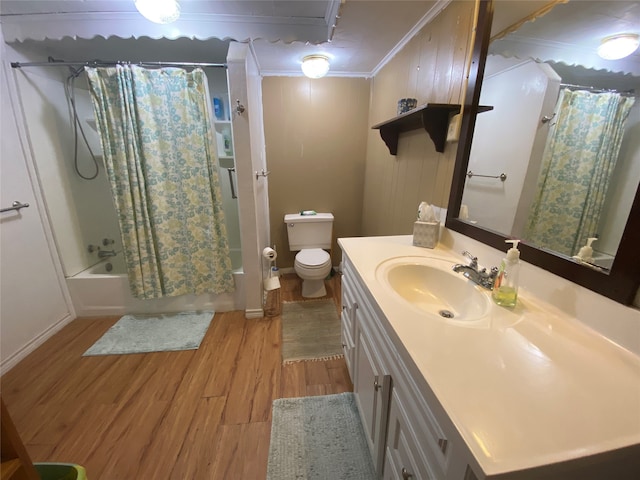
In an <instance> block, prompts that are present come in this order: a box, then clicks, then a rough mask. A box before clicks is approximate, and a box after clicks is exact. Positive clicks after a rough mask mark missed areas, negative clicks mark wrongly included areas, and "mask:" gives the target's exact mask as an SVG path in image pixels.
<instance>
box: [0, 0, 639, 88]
mask: <svg viewBox="0 0 640 480" xmlns="http://www.w3.org/2000/svg"><path fill="white" fill-rule="evenodd" d="M450 1H451V0H433V1H421V0H407V1H404V0H293V1H280V0H218V1H212V0H207V1H205V0H180V5H181V11H182V12H181V16H180V19H179V20H178V21H176V22H174V23H172V24H169V25H157V24H153V23H151V22H149V21H147V20H145V19H144V18H143V17H142V16H141V15H140V14H139V13H138V12H137V10H136V9H135V6H134V3H133V0H0V21H1V22H2V32H3V35H4V38H5V40H6V41H7V42H10V43H12V44H13V45H14V46H16V49H17V50H21V51H26V52H29V51H31V52H36V54H37V58H38V59H39V60H45V59H46V58H47V56H49V55H51V56H53V57H54V58H56V59H63V60H67V61H71V60H93V59H101V60H128V61H141V60H146V61H160V60H163V61H194V62H196V61H200V62H220V63H222V62H224V61H225V57H226V50H227V46H228V42H229V41H230V40H231V39H233V40H236V41H241V42H245V41H248V42H250V43H251V44H252V49H253V51H254V52H255V54H256V58H257V60H258V64H259V67H260V71H261V73H262V74H263V75H301V71H300V63H301V60H302V57H304V56H305V55H308V54H312V53H324V54H325V55H327V56H328V57H329V58H330V62H331V70H330V72H329V75H332V76H365V77H366V76H372V75H374V74H375V73H376V72H377V70H378V69H379V68H381V67H382V66H383V65H384V64H385V63H386V61H387V60H388V59H389V58H390V57H391V56H393V54H394V53H395V52H396V51H397V50H398V49H399V48H401V47H402V46H403V45H404V43H406V41H408V39H410V38H411V36H412V35H413V33H415V32H416V31H418V30H419V29H420V28H421V27H422V26H423V25H425V24H426V23H428V22H429V21H430V20H431V19H432V18H434V17H435V16H436V15H437V14H438V13H439V12H440V11H441V10H442V9H443V8H444V7H446V5H447V4H448V3H450ZM550 1H552V0H526V1H525V0H496V1H495V5H496V6H495V15H494V27H493V31H492V35H494V34H496V33H498V32H500V31H501V30H503V29H505V28H508V27H509V26H510V25H512V24H514V23H515V22H517V21H518V20H520V19H522V18H524V17H526V16H527V15H529V14H531V13H532V12H535V11H537V10H538V9H540V8H541V7H543V6H545V5H547V4H548V3H550ZM334 25H335V28H334ZM622 31H625V32H635V33H639V34H640V2H633V1H626V0H608V1H594V0H571V1H570V2H569V3H568V4H565V5H563V4H561V5H557V6H556V7H554V9H553V10H552V12H551V13H549V14H547V15H544V16H542V17H540V18H538V19H536V20H535V21H533V22H527V23H525V24H524V25H522V26H521V27H520V28H519V29H518V30H517V32H515V33H512V34H510V35H509V36H508V37H506V38H505V39H501V40H497V41H495V42H492V46H491V49H492V50H493V51H494V52H495V53H500V54H501V55H504V56H518V57H521V56H531V57H533V58H538V59H540V60H543V61H544V60H555V61H558V62H562V63H565V64H568V65H572V64H578V63H579V64H582V65H586V66H588V67H591V68H593V69H611V70H615V71H620V72H624V73H629V72H631V73H633V75H634V76H639V75H640V52H636V53H635V55H632V56H631V57H630V58H629V59H628V60H626V61H625V62H622V61H617V62H613V63H612V62H610V61H609V62H607V61H602V60H600V59H598V58H597V57H596V56H595V55H594V54H593V52H594V50H595V48H596V47H597V45H598V44H599V42H600V39H601V38H602V37H604V36H607V35H611V34H613V33H620V32H622ZM559 32H560V34H561V35H560V36H558V33H559ZM329 40H330V41H329ZM159 42H161V43H159ZM525 47H526V48H525ZM87 52H91V53H90V58H87ZM603 62H604V63H603Z"/></svg>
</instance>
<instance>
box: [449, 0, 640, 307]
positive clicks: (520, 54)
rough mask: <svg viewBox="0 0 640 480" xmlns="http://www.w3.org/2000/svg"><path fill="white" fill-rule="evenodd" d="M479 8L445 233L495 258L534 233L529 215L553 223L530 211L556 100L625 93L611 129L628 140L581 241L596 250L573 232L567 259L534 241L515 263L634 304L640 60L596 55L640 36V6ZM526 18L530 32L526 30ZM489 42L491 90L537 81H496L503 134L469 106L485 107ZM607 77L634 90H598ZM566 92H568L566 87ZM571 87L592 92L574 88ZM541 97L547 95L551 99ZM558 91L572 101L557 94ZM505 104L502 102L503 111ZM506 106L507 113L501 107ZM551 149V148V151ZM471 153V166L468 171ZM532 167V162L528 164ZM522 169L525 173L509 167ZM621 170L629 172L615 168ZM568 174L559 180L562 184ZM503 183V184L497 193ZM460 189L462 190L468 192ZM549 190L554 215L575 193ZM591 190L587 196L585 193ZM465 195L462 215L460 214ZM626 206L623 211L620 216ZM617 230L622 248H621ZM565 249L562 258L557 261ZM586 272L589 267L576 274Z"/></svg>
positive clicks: (537, 2)
mask: <svg viewBox="0 0 640 480" xmlns="http://www.w3.org/2000/svg"><path fill="white" fill-rule="evenodd" d="M481 5H486V6H487V9H486V12H487V14H486V15H485V16H482V15H481V16H480V17H479V20H478V27H477V34H476V36H475V43H474V48H473V61H472V64H471V65H472V67H473V68H472V69H471V70H470V77H469V79H470V81H469V85H468V88H467V91H466V97H465V98H466V100H465V109H464V113H463V117H462V126H461V129H460V140H459V144H458V150H457V154H456V163H455V167H454V174H453V179H452V184H451V194H450V196H449V205H448V211H447V219H446V226H447V227H448V228H449V229H451V230H453V231H456V232H459V233H461V234H463V235H466V236H468V237H471V238H473V239H475V240H477V241H479V242H482V243H484V244H486V245H489V246H491V247H493V248H496V249H500V250H504V241H505V238H508V237H513V236H516V235H518V236H523V235H525V234H526V232H525V231H532V230H533V227H534V226H537V220H536V222H534V221H533V220H531V221H530V218H535V217H536V215H530V212H531V211H534V213H535V212H536V211H537V212H538V214H537V217H539V218H541V219H542V223H544V221H545V220H547V219H551V218H552V217H553V214H554V213H555V212H552V211H550V210H551V208H550V207H547V206H543V207H540V208H536V205H538V204H540V201H541V200H538V201H536V198H539V199H540V198H541V197H542V195H541V194H540V192H541V187H540V186H541V185H544V183H545V182H544V178H545V177H544V176H543V175H541V172H542V171H543V170H544V169H545V168H549V167H550V166H551V164H552V162H550V161H547V162H546V163H545V161H544V160H545V148H546V146H547V143H548V142H547V139H548V138H553V137H549V132H550V131H551V130H553V129H555V130H559V129H558V127H559V126H560V125H558V124H557V122H558V120H559V115H558V113H557V112H556V111H557V110H558V108H556V107H557V106H562V104H559V105H558V100H559V99H560V98H561V95H560V92H561V91H562V92H563V94H562V95H563V96H565V97H567V98H568V97H569V96H570V95H571V93H572V92H575V91H582V90H585V91H586V90H589V91H591V90H612V89H615V90H621V91H626V90H628V89H633V90H634V92H633V93H631V92H629V93H628V94H625V95H622V96H621V97H623V98H631V99H634V105H633V106H631V105H630V109H629V113H628V114H627V119H626V122H625V123H624V125H622V124H621V123H619V127H618V128H620V130H621V132H622V131H623V129H622V127H624V131H626V132H627V136H626V137H625V136H624V134H623V138H622V139H621V140H620V146H619V152H618V155H617V156H614V157H615V165H613V164H612V163H611V162H610V165H609V167H608V171H609V178H608V186H607V188H606V195H605V194H604V193H602V194H600V195H598V196H596V197H597V198H601V197H604V201H602V200H600V203H599V207H598V208H599V209H600V213H599V215H592V216H593V217H594V218H596V217H597V221H595V220H594V222H593V223H594V224H595V225H597V226H596V227H589V228H590V230H589V233H587V235H593V237H587V238H594V237H595V236H596V235H597V236H598V240H595V241H592V243H593V247H595V250H596V252H595V255H591V254H588V252H584V250H583V251H582V252H581V248H582V247H581V246H580V245H581V242H585V240H586V239H585V237H584V234H582V233H580V232H577V230H578V228H579V227H575V230H574V231H572V232H571V233H570V234H569V235H568V238H572V237H573V240H572V241H571V244H570V247H568V248H566V249H565V247H558V246H555V247H552V246H550V245H549V246H541V244H543V241H542V240H539V239H537V238H536V239H534V240H533V242H532V241H531V240H525V241H523V242H522V243H521V244H520V246H521V248H520V251H521V253H522V255H521V258H522V259H523V260H524V261H525V262H527V263H530V264H533V265H536V266H538V267H540V268H543V269H545V270H547V271H549V272H551V273H554V274H556V275H558V276H560V277H563V278H566V279H568V280H570V281H572V282H574V283H576V284H579V285H582V286H584V287H586V288H588V289H590V290H592V291H594V292H597V293H599V294H601V295H605V296H607V297H609V298H611V299H613V300H615V301H617V302H621V303H623V304H626V305H629V304H631V303H632V302H634V297H635V298H636V305H638V306H640V289H639V287H640V256H639V255H638V245H640V189H639V188H638V175H637V169H638V167H639V166H640V159H639V158H638V151H639V148H638V139H639V138H640V136H639V135H638V113H637V112H638V110H637V108H639V106H638V102H637V101H635V100H637V98H636V95H637V92H638V91H639V90H640V85H639V82H638V78H639V77H640V61H639V60H640V52H638V51H636V53H634V54H633V55H631V56H630V57H627V58H626V59H622V60H615V61H611V60H603V59H601V58H599V57H598V56H597V54H596V53H595V52H596V51H597V49H598V46H599V44H600V41H601V39H603V38H605V37H607V36H609V35H613V34H616V33H620V32H624V31H631V32H635V33H638V34H640V30H639V29H640V3H638V2H629V1H618V0H615V1H605V2H599V1H581V0H571V1H570V2H569V3H566V0H546V1H545V0H531V1H517V0H497V1H492V0H481ZM494 7H495V15H494ZM567 9H569V10H567ZM523 10H524V11H523ZM482 11H483V10H482V9H481V12H482ZM541 12H544V16H540V13H541ZM492 18H493V19H494V21H493V23H492ZM554 18H555V20H554ZM532 19H535V21H531V20H532ZM545 19H546V20H545ZM576 22H578V25H577V28H576ZM492 25H493V27H494V30H493V31H491V26H492ZM543 27H544V28H543ZM550 35H553V36H550ZM491 38H493V39H494V41H493V44H492V45H491V48H492V58H493V59H494V60H495V59H497V62H502V63H500V64H498V65H497V66H496V67H495V68H494V66H493V64H492V63H493V61H494V60H491V61H490V63H489V65H488V66H487V77H488V79H489V80H490V79H491V78H492V77H493V76H497V75H496V74H497V73H498V72H503V74H504V75H507V76H508V74H510V73H511V72H513V73H516V71H517V70H518V68H523V69H531V70H532V71H530V72H529V73H530V74H531V75H532V76H534V74H535V76H536V78H538V79H539V80H540V82H535V81H531V82H529V83H527V84H522V83H520V84H518V83H515V82H509V81H507V82H504V85H503V89H502V90H501V91H500V95H496V98H495V102H493V103H495V105H494V107H495V106H496V105H500V107H499V108H498V107H496V108H494V112H493V113H494V116H495V115H497V113H498V109H499V110H502V111H503V113H504V112H505V111H506V112H510V115H511V119H512V120H511V121H506V122H503V124H502V125H498V124H497V123H494V122H493V121H489V120H488V118H489V117H487V120H486V121H485V120H484V118H483V117H484V116H486V115H490V114H491V113H490V112H487V113H483V114H482V115H477V112H478V105H480V104H485V103H489V104H491V103H492V102H486V101H485V99H484V98H483V100H482V101H480V94H481V91H484V84H483V79H484V77H485V64H486V59H487V56H488V50H489V44H490V43H491V42H490V39H491ZM540 39H542V40H540ZM498 40H499V41H498ZM606 70H608V71H609V72H614V73H617V74H618V75H616V77H617V78H619V79H621V80H624V81H625V82H626V81H627V80H630V81H631V82H632V86H628V84H613V83H611V84H609V83H607V84H600V83H599V77H600V75H601V74H603V73H606V72H605V71H606ZM625 72H627V73H625ZM525 76H526V75H525ZM503 78H507V77H506V76H505V77H503ZM563 83H564V84H570V85H566V86H563V85H561V84H563ZM576 85H577V86H578V87H589V88H586V89H585V88H576V87H575V86H576ZM562 87H568V88H562ZM591 87H593V88H591ZM547 90H549V92H551V93H549V94H548V95H547ZM554 90H555V92H554ZM567 92H569V95H566V94H567ZM532 93H533V94H536V95H538V96H539V97H540V98H538V99H537V102H538V103H537V106H536V108H537V112H536V111H535V110H534V112H535V115H534V114H532V113H531V112H530V111H529V110H530V109H529V108H528V107H527V105H528V103H527V102H528V101H529V97H530V96H533V95H530V94H532ZM589 93H592V92H589ZM516 94H519V95H520V96H516ZM503 98H509V99H510V100H509V101H507V102H502V100H503ZM624 102H625V103H626V102H627V100H624ZM503 103H504V104H506V105H502V104H503ZM630 103H631V101H629V104H630ZM554 113H555V115H554ZM622 114H624V112H622ZM525 119H526V120H525ZM477 121H478V122H480V121H482V122H486V123H487V125H484V126H483V125H482V124H480V125H479V126H478V129H484V132H481V133H478V132H477V131H476V128H475V127H476V122H477ZM516 122H519V123H518V126H517V127H515V128H511V127H512V124H514V125H515V124H516ZM591 123H593V122H591ZM515 134H521V137H520V138H518V139H517V140H514V139H513V137H514V135H515ZM485 135H486V136H490V135H493V137H492V138H493V141H492V142H485V143H490V145H489V147H491V150H487V151H486V152H485V151H483V150H481V149H480V147H476V145H475V144H476V143H477V142H481V141H483V140H482V137H484V136H485ZM607 138H608V137H607ZM614 140H615V139H614ZM549 143H552V142H551V140H550V141H549ZM616 144H617V140H616V141H614V142H613V145H614V146H616ZM507 147H510V148H507ZM472 148H473V149H474V155H476V156H477V157H476V158H474V159H473V160H472V162H473V163H471V164H470V163H469V159H470V157H471V150H472ZM616 148H618V147H616ZM480 154H482V155H483V159H484V160H485V161H486V162H489V161H492V162H501V163H496V164H495V165H494V164H491V165H489V164H486V165H485V164H480V160H481V158H480V157H479V156H478V155H480ZM547 155H548V156H550V155H551V154H547ZM623 158H624V160H623ZM531 159H533V161H530V160H531ZM569 160H570V161H569V164H568V165H569V166H568V167H567V168H566V170H565V172H569V173H571V174H572V175H573V174H574V171H575V170H578V167H577V166H576V165H577V164H575V165H574V164H573V163H571V161H572V160H573V159H572V158H570V159H569ZM520 161H521V162H523V163H518V162H520ZM625 164H626V165H627V167H625V168H627V169H628V170H624V169H623V166H624V165H625ZM547 165H548V166H547ZM494 167H497V168H495V169H494ZM485 168H486V169H487V170H485ZM488 168H491V170H488ZM470 171H471V172H472V173H473V175H472V176H469V175H468V173H469V172H470ZM611 171H612V172H613V173H611ZM565 172H563V174H562V176H568V173H565ZM634 172H636V173H634ZM503 173H504V175H502V174H503ZM481 175H487V177H483V176H481ZM586 176H587V177H588V175H586ZM491 177H497V178H491ZM505 177H506V179H505V181H504V182H502V179H503V178H505ZM472 183H473V184H474V186H473V188H472ZM606 183H607V182H605V184H606ZM467 186H468V187H469V188H466V187H467ZM472 190H475V191H474V194H480V195H485V196H484V197H481V198H480V200H473V199H472V198H471V193H472ZM556 190H557V192H554V194H555V193H558V195H560V200H559V201H556V202H555V204H556V205H558V204H560V205H563V204H564V203H568V202H564V197H563V196H562V195H564V194H565V193H572V192H573V191H574V190H575V189H574V188H558V189H556ZM588 190H589V193H590V190H591V189H590V188H589V189H588ZM603 191H604V190H603ZM463 196H464V201H465V202H468V204H463V202H462V201H463ZM491 196H493V199H491ZM567 198H568V197H567ZM629 204H630V205H631V206H630V210H628V206H625V205H629ZM523 212H524V213H523ZM459 217H460V218H459ZM491 222H493V223H491ZM562 226H564V223H562ZM554 228H555V227H554ZM621 231H622V235H621V238H618V237H619V235H620V232H621ZM591 232H593V233H591ZM549 237H550V238H556V237H557V238H560V237H562V235H561V234H560V232H558V233H557V234H555V231H552V234H551V235H550V236H549ZM607 237H608V238H607ZM545 241H546V240H545ZM586 242H588V240H586ZM616 245H617V249H616ZM551 248H556V250H551ZM563 249H565V250H564V252H566V253H561V252H560V251H561V250H563ZM576 249H577V253H576ZM580 254H584V256H585V257H587V258H589V256H592V257H593V256H595V258H594V259H593V261H594V262H596V261H597V262H598V263H599V264H600V265H602V267H600V266H597V265H593V264H591V263H586V262H583V261H578V260H576V259H573V258H572V257H573V256H574V255H580ZM585 265H586V266H588V267H589V268H585ZM609 267H610V268H609Z"/></svg>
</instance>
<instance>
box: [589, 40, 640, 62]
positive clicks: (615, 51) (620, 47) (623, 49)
mask: <svg viewBox="0 0 640 480" xmlns="http://www.w3.org/2000/svg"><path fill="white" fill-rule="evenodd" d="M639 45H640V36H639V35H637V34H635V33H623V34H620V35H612V36H611V37H607V38H604V39H603V40H602V42H601V43H600V46H599V47H598V55H600V56H601V57H602V58H604V59H605V60H619V59H621V58H624V57H628V56H629V55H631V54H632V53H633V52H635V51H636V50H637V49H638V46H639Z"/></svg>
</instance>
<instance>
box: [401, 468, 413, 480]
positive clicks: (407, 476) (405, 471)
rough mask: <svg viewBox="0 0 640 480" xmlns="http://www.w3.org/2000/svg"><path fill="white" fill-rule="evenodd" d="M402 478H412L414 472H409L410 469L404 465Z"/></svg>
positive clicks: (403, 479) (406, 479)
mask: <svg viewBox="0 0 640 480" xmlns="http://www.w3.org/2000/svg"><path fill="white" fill-rule="evenodd" d="M401 473H402V480H409V479H410V478H413V474H411V473H409V471H408V470H407V469H406V468H404V467H402V472H401Z"/></svg>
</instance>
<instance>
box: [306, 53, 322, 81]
mask: <svg viewBox="0 0 640 480" xmlns="http://www.w3.org/2000/svg"><path fill="white" fill-rule="evenodd" d="M328 71H329V57H327V56H325V55H318V54H315V55H307V56H306V57H304V58H303V59H302V73H304V74H305V75H306V76H307V77H309V78H321V77H324V76H325V75H326V74H327V72H328Z"/></svg>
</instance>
